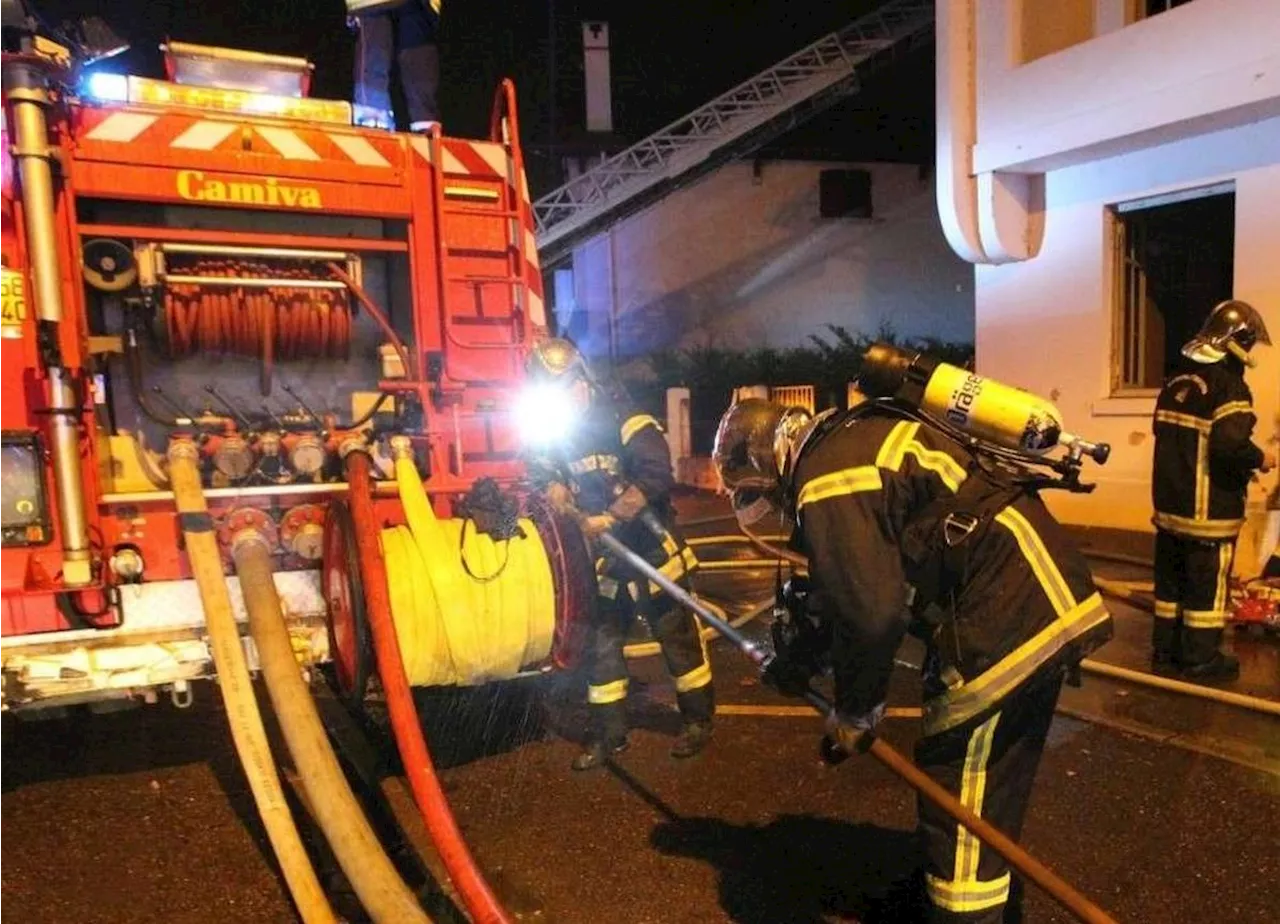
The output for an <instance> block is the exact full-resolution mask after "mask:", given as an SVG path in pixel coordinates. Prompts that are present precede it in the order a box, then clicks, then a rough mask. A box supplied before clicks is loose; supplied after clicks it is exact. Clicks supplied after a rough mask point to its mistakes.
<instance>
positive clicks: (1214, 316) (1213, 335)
mask: <svg viewBox="0 0 1280 924" xmlns="http://www.w3.org/2000/svg"><path fill="white" fill-rule="evenodd" d="M1258 343H1261V344H1264V345H1266V346H1270V345H1271V335H1270V334H1268V333H1267V325H1266V322H1265V321H1263V320H1262V315H1260V314H1258V312H1257V309H1255V308H1254V307H1253V306H1252V305H1250V304H1248V303H1246V302H1241V301H1236V300H1235V299H1229V300H1227V301H1225V302H1219V303H1218V304H1217V305H1215V306H1214V308H1213V310H1212V311H1210V312H1209V317H1207V318H1205V321H1204V324H1202V325H1201V326H1200V331H1199V333H1197V334H1196V335H1195V336H1194V337H1192V338H1191V339H1190V340H1188V341H1187V343H1186V344H1185V345H1184V346H1183V348H1182V355H1183V356H1185V357H1187V359H1190V360H1194V361H1195V362H1198V363H1204V364H1205V365H1209V364H1212V363H1216V362H1221V360H1222V359H1223V357H1225V356H1226V355H1227V354H1228V353H1231V354H1233V355H1235V356H1237V357H1238V358H1239V359H1241V360H1244V361H1246V362H1247V361H1248V360H1247V359H1246V357H1247V355H1248V352H1249V351H1250V350H1251V349H1253V347H1254V345H1255V344H1258Z"/></svg>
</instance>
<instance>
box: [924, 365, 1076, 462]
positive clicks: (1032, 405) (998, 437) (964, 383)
mask: <svg viewBox="0 0 1280 924" xmlns="http://www.w3.org/2000/svg"><path fill="white" fill-rule="evenodd" d="M920 407H921V410H924V411H927V412H928V413H931V414H934V415H935V416H937V417H941V418H942V419H943V420H945V421H947V422H948V423H950V424H951V425H952V426H954V427H957V428H959V429H961V430H963V431H965V432H966V433H968V434H970V435H971V436H974V437H977V438H978V439H981V440H986V441H988V442H991V443H995V444H996V445H997V446H1003V447H1005V448H1006V449H1017V450H1021V451H1022V452H1031V453H1042V452H1046V451H1048V450H1050V449H1052V448H1053V447H1054V446H1056V445H1058V441H1059V439H1060V438H1061V436H1062V413H1061V412H1060V411H1059V410H1058V409H1057V408H1056V407H1054V406H1053V405H1052V404H1050V403H1049V402H1048V401H1046V400H1044V399H1043V398H1041V397H1039V396H1037V395H1033V394H1031V393H1030V392H1027V391H1023V390H1022V389H1020V388H1013V387H1011V386H1009V385H1002V384H1001V383H999V382H995V381H992V380H991V379H988V378H984V377H983V376H980V375H975V374H974V373H972V372H970V371H968V370H967V369H961V368H960V367H958V366H952V365H950V364H949V363H938V365H937V367H936V368H935V369H934V370H933V375H931V376H930V377H929V381H928V382H927V384H926V385H925V388H924V396H923V398H922V399H921V401H920Z"/></svg>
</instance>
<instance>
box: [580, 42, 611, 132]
mask: <svg viewBox="0 0 1280 924" xmlns="http://www.w3.org/2000/svg"><path fill="white" fill-rule="evenodd" d="M582 48H583V61H584V68H583V70H584V71H585V73H586V83H587V131H589V132H606V133H608V132H612V131H613V96H612V91H611V88H610V85H609V24H608V23H607V22H584V23H583V24H582Z"/></svg>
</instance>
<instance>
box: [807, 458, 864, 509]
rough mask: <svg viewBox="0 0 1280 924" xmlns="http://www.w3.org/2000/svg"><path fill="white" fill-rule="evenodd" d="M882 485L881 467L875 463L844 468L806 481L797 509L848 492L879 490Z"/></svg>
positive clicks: (841, 495)
mask: <svg viewBox="0 0 1280 924" xmlns="http://www.w3.org/2000/svg"><path fill="white" fill-rule="evenodd" d="M882 487H884V482H883V481H881V479H880V469H878V468H876V467H875V466H874V465H859V466H857V467H856V468H844V469H841V470H840V471H838V472H832V473H831V474H829V475H822V476H821V477H819V478H815V479H813V481H810V482H808V483H806V484H805V486H804V487H803V488H801V489H800V496H799V497H797V498H796V509H799V508H801V507H803V506H805V505H806V504H815V503H817V502H818V501H823V500H829V499H831V498H833V497H843V496H845V495H846V494H857V493H859V492H861V491H879V490H880V489H881V488H882Z"/></svg>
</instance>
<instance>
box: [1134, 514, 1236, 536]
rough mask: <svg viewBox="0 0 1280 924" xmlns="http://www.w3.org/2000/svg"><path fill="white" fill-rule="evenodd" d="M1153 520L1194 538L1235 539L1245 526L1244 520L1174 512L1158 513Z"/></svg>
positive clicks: (1162, 527) (1161, 525)
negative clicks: (1210, 517)
mask: <svg viewBox="0 0 1280 924" xmlns="http://www.w3.org/2000/svg"><path fill="white" fill-rule="evenodd" d="M1151 522H1152V523H1154V524H1155V525H1156V526H1159V527H1160V528H1161V529H1165V530H1168V531H1169V532H1171V533H1177V534H1179V535H1182V536H1188V537H1190V538H1192V539H1234V538H1235V537H1236V536H1237V535H1238V534H1239V532H1240V528H1241V527H1242V526H1244V520H1210V519H1204V518H1193V517H1180V516H1177V515H1176V514H1172V513H1157V514H1156V515H1155V516H1153V517H1152V518H1151Z"/></svg>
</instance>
